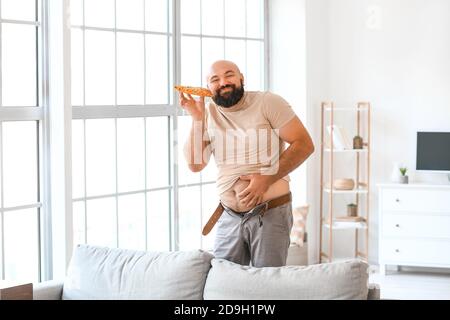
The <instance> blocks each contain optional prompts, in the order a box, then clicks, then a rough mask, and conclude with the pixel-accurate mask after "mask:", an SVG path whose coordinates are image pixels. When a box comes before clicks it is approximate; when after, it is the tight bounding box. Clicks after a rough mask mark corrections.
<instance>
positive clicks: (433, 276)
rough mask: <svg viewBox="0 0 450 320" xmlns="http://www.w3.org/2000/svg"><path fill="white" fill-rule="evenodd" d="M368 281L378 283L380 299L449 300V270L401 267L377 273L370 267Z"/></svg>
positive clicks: (375, 269)
mask: <svg viewBox="0 0 450 320" xmlns="http://www.w3.org/2000/svg"><path fill="white" fill-rule="evenodd" d="M369 282H370V283H377V284H379V285H380V290H381V299H395V300H450V270H448V269H447V270H445V269H424V268H420V269H419V268H411V267H401V268H400V269H399V270H398V271H397V270H395V269H391V270H387V272H386V275H385V276H382V275H380V274H379V272H378V270H377V268H376V267H374V268H371V273H370V275H369Z"/></svg>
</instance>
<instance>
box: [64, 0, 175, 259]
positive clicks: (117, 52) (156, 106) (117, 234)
mask: <svg viewBox="0 0 450 320" xmlns="http://www.w3.org/2000/svg"><path fill="white" fill-rule="evenodd" d="M71 15H72V18H71V20H72V21H71V23H72V57H71V58H72V104H73V108H74V115H75V116H74V120H73V124H72V127H73V131H72V137H73V140H72V143H73V153H72V155H73V161H72V165H73V198H74V201H73V209H74V210H73V215H74V226H75V230H74V231H75V232H74V235H75V239H74V240H75V241H74V244H75V245H76V244H77V243H89V244H97V245H105V246H112V247H114V246H119V247H124V248H130V249H141V250H145V249H154V250H168V249H170V234H171V227H170V223H171V215H170V212H171V197H172V189H173V185H172V184H171V182H170V170H171V162H170V158H169V157H170V153H169V149H170V145H171V140H170V131H169V130H170V117H169V116H170V115H171V114H173V112H172V111H171V110H170V100H171V97H170V93H171V89H170V88H171V86H170V85H169V83H172V81H171V73H170V72H171V64H170V55H171V52H172V49H171V46H172V37H173V34H172V32H171V16H172V15H171V5H170V3H169V2H168V1H166V0H151V1H144V0H116V1H114V0H89V1H83V0H72V1H71Z"/></svg>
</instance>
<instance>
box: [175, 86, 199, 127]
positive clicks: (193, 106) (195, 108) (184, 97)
mask: <svg viewBox="0 0 450 320" xmlns="http://www.w3.org/2000/svg"><path fill="white" fill-rule="evenodd" d="M179 102H180V106H181V107H182V108H183V109H184V110H186V111H187V112H188V113H189V114H190V115H191V117H192V119H193V120H196V121H201V120H203V115H204V113H205V97H200V99H199V100H195V99H194V98H193V97H192V96H191V95H190V94H184V93H183V92H180V94H179Z"/></svg>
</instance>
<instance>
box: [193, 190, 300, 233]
mask: <svg viewBox="0 0 450 320" xmlns="http://www.w3.org/2000/svg"><path fill="white" fill-rule="evenodd" d="M290 201H292V194H291V193H290V192H289V193H286V194H285V195H282V196H280V197H277V198H275V199H272V200H269V201H266V202H263V203H265V207H264V210H263V211H261V212H260V215H261V216H264V213H265V212H266V211H267V210H269V209H272V208H275V207H278V206H281V205H283V204H285V203H288V202H290ZM223 210H225V209H224V207H223V206H222V203H219V205H218V206H217V208H216V210H215V211H214V213H213V214H212V216H211V217H210V218H209V220H208V222H207V223H206V224H205V226H204V227H203V231H202V234H203V235H204V236H206V235H207V234H208V233H209V232H210V231H211V230H212V228H213V227H214V225H215V224H216V222H217V221H218V220H219V218H220V216H221V215H222V213H223Z"/></svg>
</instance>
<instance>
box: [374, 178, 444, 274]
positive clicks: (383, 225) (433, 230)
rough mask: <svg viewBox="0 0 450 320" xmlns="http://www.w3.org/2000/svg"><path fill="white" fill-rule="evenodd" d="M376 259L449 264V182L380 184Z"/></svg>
mask: <svg viewBox="0 0 450 320" xmlns="http://www.w3.org/2000/svg"><path fill="white" fill-rule="evenodd" d="M378 187H379V191H380V192H379V205H378V208H379V219H378V222H379V237H378V239H379V263H380V273H382V274H385V272H386V265H397V266H401V265H404V266H424V267H440V268H444V267H446V268H447V267H448V268H450V185H429V184H380V185H378Z"/></svg>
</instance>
